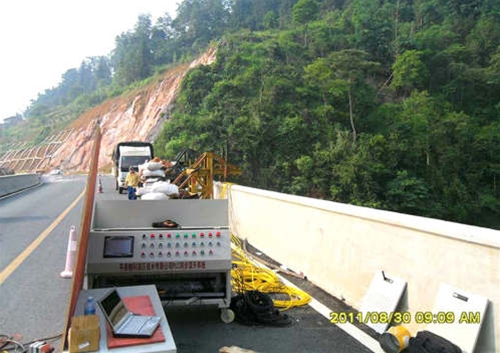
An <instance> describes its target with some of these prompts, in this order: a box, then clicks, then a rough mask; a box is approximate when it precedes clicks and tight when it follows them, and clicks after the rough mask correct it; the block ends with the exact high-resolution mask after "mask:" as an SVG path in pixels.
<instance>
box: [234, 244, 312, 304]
mask: <svg viewBox="0 0 500 353" xmlns="http://www.w3.org/2000/svg"><path fill="white" fill-rule="evenodd" d="M231 240H232V244H233V247H232V255H233V262H232V263H233V268H232V270H231V285H232V287H233V291H234V292H239V293H242V292H245V291H250V290H258V291H260V292H263V293H268V294H274V296H278V297H280V298H281V297H284V298H288V299H273V302H274V306H275V307H277V308H280V309H282V310H286V309H289V308H292V307H295V306H302V305H306V304H307V303H309V302H310V301H311V296H310V295H309V294H307V293H306V292H304V291H302V290H300V289H298V288H295V287H291V286H287V285H285V284H284V283H283V282H281V280H280V279H279V278H278V276H277V275H276V273H274V272H273V271H272V270H269V269H267V268H264V267H261V266H257V265H256V264H254V263H253V262H252V261H250V260H249V259H248V257H247V256H246V254H245V252H244V250H243V248H242V245H241V241H240V239H238V238H237V237H236V236H234V235H231Z"/></svg>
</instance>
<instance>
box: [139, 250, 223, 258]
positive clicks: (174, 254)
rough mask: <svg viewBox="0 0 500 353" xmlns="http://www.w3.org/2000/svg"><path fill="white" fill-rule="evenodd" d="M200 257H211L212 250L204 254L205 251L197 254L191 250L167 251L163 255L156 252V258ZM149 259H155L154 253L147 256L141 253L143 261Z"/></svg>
mask: <svg viewBox="0 0 500 353" xmlns="http://www.w3.org/2000/svg"><path fill="white" fill-rule="evenodd" d="M198 254H199V255H201V256H205V255H207V254H208V256H212V255H213V254H214V252H213V250H209V251H208V252H206V251H205V250H200V252H199V253H198V252H197V251H196V250H193V251H191V252H190V251H187V250H186V251H184V252H182V251H175V252H173V251H172V252H171V251H167V252H166V253H163V252H161V251H160V252H158V254H157V256H158V257H160V258H161V257H181V256H184V257H187V256H190V255H191V256H197V255H198ZM148 256H149V257H150V258H154V257H155V253H154V252H150V253H149V254H146V252H144V251H143V252H141V257H142V258H143V259H144V258H146V257H148Z"/></svg>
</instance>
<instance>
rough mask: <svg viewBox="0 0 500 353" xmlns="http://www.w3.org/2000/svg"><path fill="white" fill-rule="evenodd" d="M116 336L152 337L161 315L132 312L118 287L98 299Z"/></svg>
mask: <svg viewBox="0 0 500 353" xmlns="http://www.w3.org/2000/svg"><path fill="white" fill-rule="evenodd" d="M97 303H98V304H99V307H100V308H101V310H102V313H103V314H104V316H105V317H106V320H107V321H108V323H109V325H110V326H111V331H112V332H113V336H115V337H145V338H147V337H151V336H152V335H153V333H154V332H155V330H156V328H157V327H158V325H159V324H160V320H161V318H160V317H159V316H144V315H137V314H134V313H132V312H130V311H129V310H128V309H127V306H126V305H125V303H124V302H123V300H122V299H121V297H120V295H119V294H118V291H117V290H116V288H114V289H112V290H110V291H109V292H108V293H106V295H104V297H102V298H101V299H99V300H97Z"/></svg>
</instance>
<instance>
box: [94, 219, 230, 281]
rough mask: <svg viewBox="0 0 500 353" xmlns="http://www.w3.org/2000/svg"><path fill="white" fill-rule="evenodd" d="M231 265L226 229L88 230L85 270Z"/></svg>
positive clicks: (144, 269) (164, 268) (155, 270)
mask: <svg viewBox="0 0 500 353" xmlns="http://www.w3.org/2000/svg"><path fill="white" fill-rule="evenodd" d="M230 268H231V239H230V232H229V230H228V229H221V228H218V229H213V228H210V229H167V230H157V229H148V230H129V231H106V232H101V231H94V232H91V233H90V239H89V253H88V259H87V273H124V272H126V273H131V272H140V273H144V272H148V271H149V272H165V271H175V272H179V271H188V272H189V271H190V270H192V271H200V270H202V271H203V270H207V271H209V270H226V269H230Z"/></svg>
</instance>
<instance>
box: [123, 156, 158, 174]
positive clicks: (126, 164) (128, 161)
mask: <svg viewBox="0 0 500 353" xmlns="http://www.w3.org/2000/svg"><path fill="white" fill-rule="evenodd" d="M149 159H151V157H149V156H122V158H121V162H122V163H121V166H120V169H121V171H122V172H128V169H129V168H130V167H131V166H134V167H137V166H138V165H139V164H143V163H144V162H145V161H147V160H149Z"/></svg>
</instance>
